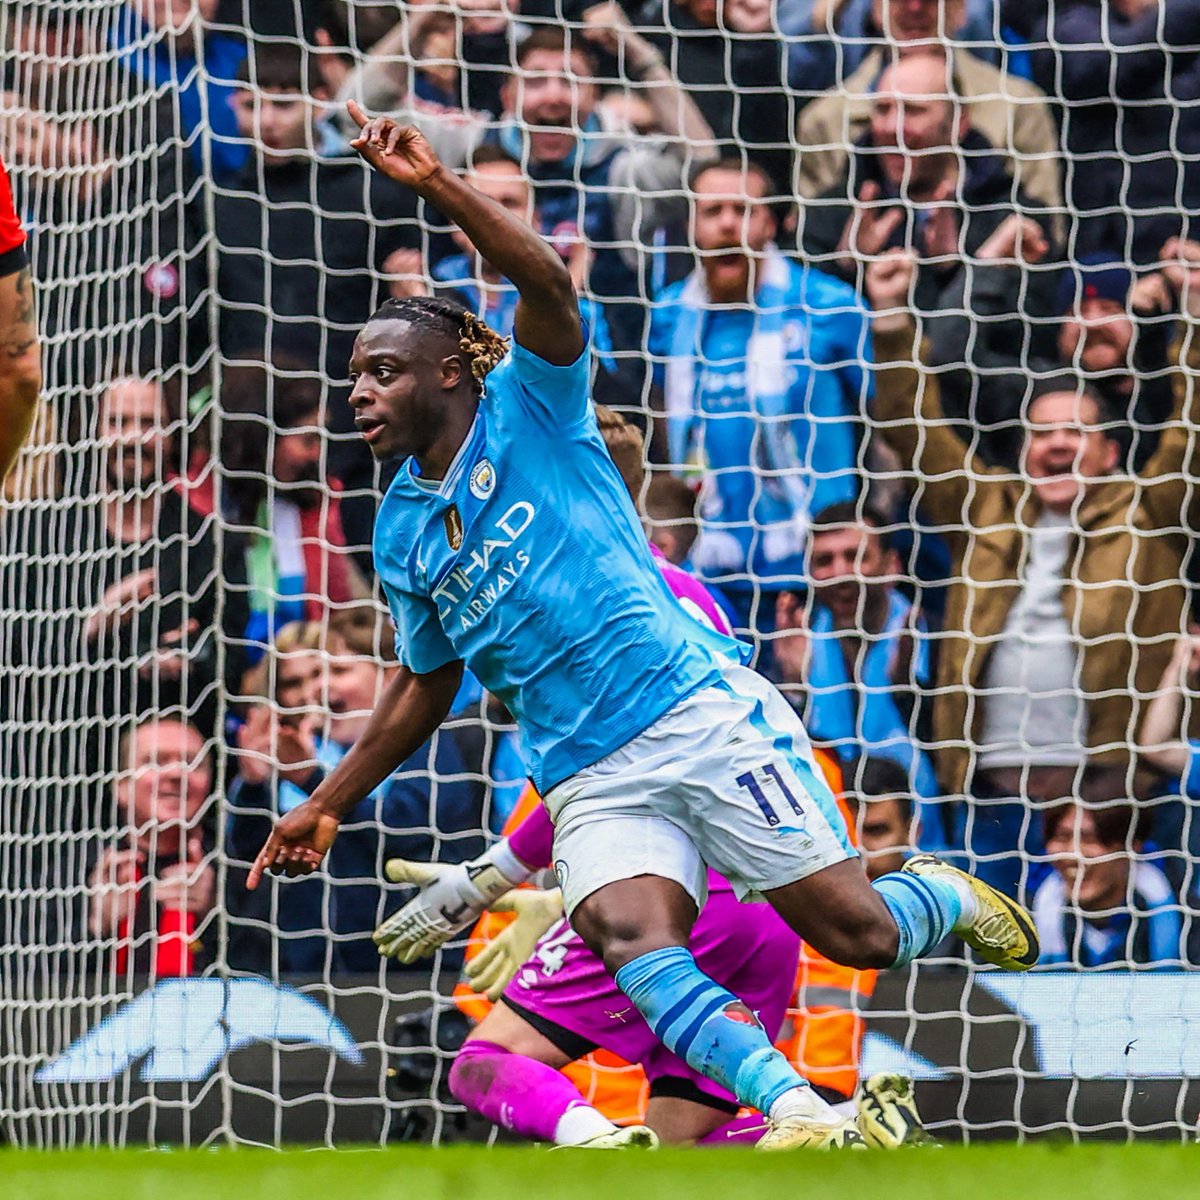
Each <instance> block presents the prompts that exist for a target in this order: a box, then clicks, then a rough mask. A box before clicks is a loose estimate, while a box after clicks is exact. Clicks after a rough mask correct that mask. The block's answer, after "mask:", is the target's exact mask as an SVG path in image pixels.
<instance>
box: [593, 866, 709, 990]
mask: <svg viewBox="0 0 1200 1200" xmlns="http://www.w3.org/2000/svg"><path fill="white" fill-rule="evenodd" d="M697 912H698V907H697V903H696V901H695V900H694V899H693V898H692V895H691V894H690V893H689V891H688V890H687V889H686V888H684V887H683V886H682V885H681V884H679V883H677V882H676V881H675V880H674V879H670V878H666V877H663V876H660V875H649V874H647V875H638V876H635V877H633V878H631V879H620V880H616V881H614V882H613V883H609V884H606V885H605V886H604V887H601V888H599V889H597V890H596V891H594V892H591V893H590V894H589V895H588V896H586V897H585V898H584V899H583V900H582V901H581V902H580V903H579V904H578V905H577V906H576V908H575V911H574V912H573V913H572V914H571V925H572V927H573V928H574V930H575V932H576V933H578V934H579V936H580V937H581V938H582V939H583V941H584V944H585V945H586V946H587V947H588V949H589V950H591V952H592V953H593V954H595V955H596V956H597V957H598V958H600V959H601V961H602V962H603V963H604V965H605V967H606V968H607V970H608V971H610V972H612V973H614V974H615V973H616V972H617V971H618V970H620V969H621V967H623V966H624V965H625V964H626V963H628V962H632V961H633V960H634V959H635V958H639V957H640V956H641V955H643V954H648V953H650V952H651V951H653V950H663V949H665V948H667V947H668V946H687V945H688V943H689V940H690V937H691V931H692V926H693V925H694V924H695V921H696V914H697Z"/></svg>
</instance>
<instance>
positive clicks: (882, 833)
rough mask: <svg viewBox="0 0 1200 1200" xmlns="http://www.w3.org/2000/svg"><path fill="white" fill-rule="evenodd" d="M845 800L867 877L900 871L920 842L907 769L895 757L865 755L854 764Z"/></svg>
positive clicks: (875, 877)
mask: <svg viewBox="0 0 1200 1200" xmlns="http://www.w3.org/2000/svg"><path fill="white" fill-rule="evenodd" d="M846 800H847V803H848V804H849V807H850V811H851V813H852V814H853V816H854V820H855V824H856V826H857V828H858V849H859V852H860V853H861V854H862V858H863V865H864V866H865V867H866V869H867V877H868V878H870V879H878V878H879V877H880V876H881V875H887V874H890V873H891V872H892V871H899V870H900V868H901V867H903V866H904V863H905V860H906V859H907V858H908V857H909V856H910V854H911V853H912V849H913V847H914V846H915V845H916V843H917V837H916V830H915V829H914V818H915V816H916V813H915V812H914V810H913V802H912V793H911V791H910V788H909V784H908V772H907V771H906V770H905V769H904V767H902V766H901V765H900V764H899V763H898V762H896V760H895V759H893V758H864V759H862V760H861V761H860V762H858V763H856V764H855V768H854V778H853V782H852V783H850V784H848V786H847V792H846Z"/></svg>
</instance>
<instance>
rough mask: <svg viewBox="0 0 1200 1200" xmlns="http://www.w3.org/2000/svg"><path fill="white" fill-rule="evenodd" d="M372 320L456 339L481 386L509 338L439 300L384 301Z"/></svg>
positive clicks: (455, 306) (448, 303)
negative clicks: (408, 323)
mask: <svg viewBox="0 0 1200 1200" xmlns="http://www.w3.org/2000/svg"><path fill="white" fill-rule="evenodd" d="M371 320H372V321H375V320H382V321H395V320H399V321H411V322H412V324H414V325H420V326H423V327H424V328H426V329H433V330H437V332H438V333H443V334H447V335H448V336H450V337H451V338H457V339H458V348H459V351H460V352H461V353H462V355H463V357H464V358H466V360H467V362H468V363H469V364H470V366H471V374H472V375H473V376H474V377H475V382H476V383H477V384H482V383H483V381H484V379H485V378H486V376H487V374H488V372H489V371H491V370H492V368H493V367H495V366H496V364H497V363H498V362H499V361H500V360H501V359H502V358H503V357H504V356H505V355H506V354H507V353H508V338H506V337H501V336H500V335H499V334H498V333H497V332H496V331H495V330H494V329H492V328H491V327H490V326H489V325H488V324H487V322H486V321H481V320H480V319H479V318H478V317H477V316H476V315H475V314H474V313H473V312H469V311H468V310H467V309H465V308H463V307H462V306H461V305H458V304H455V303H454V302H453V301H452V300H444V299H442V298H441V297H440V296H406V297H404V298H403V299H402V300H396V299H391V300H385V301H384V303H383V304H381V305H380V306H379V308H377V309H376V310H375V312H374V313H373V314H372V315H371Z"/></svg>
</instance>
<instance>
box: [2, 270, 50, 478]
mask: <svg viewBox="0 0 1200 1200" xmlns="http://www.w3.org/2000/svg"><path fill="white" fill-rule="evenodd" d="M41 388H42V366H41V353H40V350H39V347H38V338H37V319H36V315H35V312H34V304H33V280H32V279H31V278H30V275H29V268H28V267H27V266H26V267H22V268H21V269H20V270H19V271H17V272H15V273H14V274H10V275H4V276H3V277H0V480H3V478H4V477H5V475H7V474H8V472H9V471H10V470H11V469H12V465H13V463H15V462H16V461H17V455H18V454H19V453H20V452H21V447H22V446H23V445H24V444H25V438H26V437H27V436H28V435H29V430H30V428H31V427H32V425H33V419H34V416H35V415H36V413H37V403H38V394H39V393H40V391H41Z"/></svg>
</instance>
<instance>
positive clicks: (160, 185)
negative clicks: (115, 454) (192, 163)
mask: <svg viewBox="0 0 1200 1200" xmlns="http://www.w3.org/2000/svg"><path fill="white" fill-rule="evenodd" d="M0 107H2V108H3V110H5V113H6V115H5V117H4V119H3V120H0V155H3V158H4V161H5V163H6V165H7V166H8V167H9V168H10V169H11V171H12V181H13V191H14V200H15V202H16V205H17V209H18V212H19V213H20V215H21V217H22V220H23V222H24V224H25V226H26V228H27V229H28V231H29V235H30V237H29V254H30V262H31V266H32V270H33V275H34V278H35V279H36V280H37V281H38V284H39V294H38V310H39V312H38V316H39V325H40V328H41V330H42V333H43V344H44V346H45V353H46V377H47V380H48V383H49V389H50V394H49V397H48V398H49V399H50V401H51V403H53V402H54V401H55V399H56V395H61V394H62V393H63V392H66V393H68V394H69V395H70V397H71V399H70V403H69V404H62V405H61V408H60V414H59V415H60V421H59V424H60V425H61V426H62V428H60V429H59V430H58V434H59V438H60V439H62V440H67V441H74V440H76V439H77V438H78V434H79V425H80V423H81V422H80V421H79V417H80V415H81V413H82V412H83V411H84V409H83V406H82V405H81V404H80V395H79V393H80V391H81V390H82V389H83V388H85V387H90V386H94V385H95V382H96V381H97V379H101V378H104V377H106V376H107V377H111V376H112V375H115V374H120V373H121V372H123V371H127V370H135V369H137V368H138V366H139V365H140V364H142V363H145V362H154V363H155V364H156V365H164V366H169V365H171V364H175V363H188V364H195V363H198V362H199V361H200V360H201V359H202V358H203V356H204V355H205V354H206V352H207V350H208V346H209V335H208V327H207V318H206V314H205V313H204V306H203V305H202V304H200V303H199V298H200V295H201V292H202V291H203V284H204V279H203V275H204V269H203V263H202V260H201V257H200V255H201V250H202V247H203V245H204V217H203V211H202V208H201V205H200V201H199V196H198V191H197V189H196V188H195V187H194V186H193V184H194V179H193V177H192V175H191V169H190V167H189V166H188V165H187V164H186V163H185V161H184V159H183V157H182V155H181V152H180V150H179V148H178V145H177V143H174V142H172V141H171V140H170V138H169V133H168V131H167V130H166V129H165V128H163V127H162V126H161V124H160V123H159V122H158V117H157V114H158V109H157V108H156V107H155V106H154V105H146V104H137V105H130V104H129V103H128V102H126V101H124V100H123V99H122V98H121V97H120V93H119V92H114V93H112V94H111V95H106V96H105V98H103V99H101V100H99V101H97V100H96V99H93V100H92V101H91V103H90V104H89V105H88V108H89V110H91V111H95V115H87V116H80V115H78V114H72V115H68V116H64V115H59V114H57V113H53V112H48V111H45V110H44V109H42V108H41V107H39V105H38V104H37V103H35V102H31V100H30V98H29V97H27V96H25V95H21V94H16V93H4V94H3V96H0ZM155 133H158V134H161V137H162V141H161V143H158V142H156V141H155V140H154V137H153V136H152V135H153V134H155ZM97 314H103V316H102V317H98V316H97Z"/></svg>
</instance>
